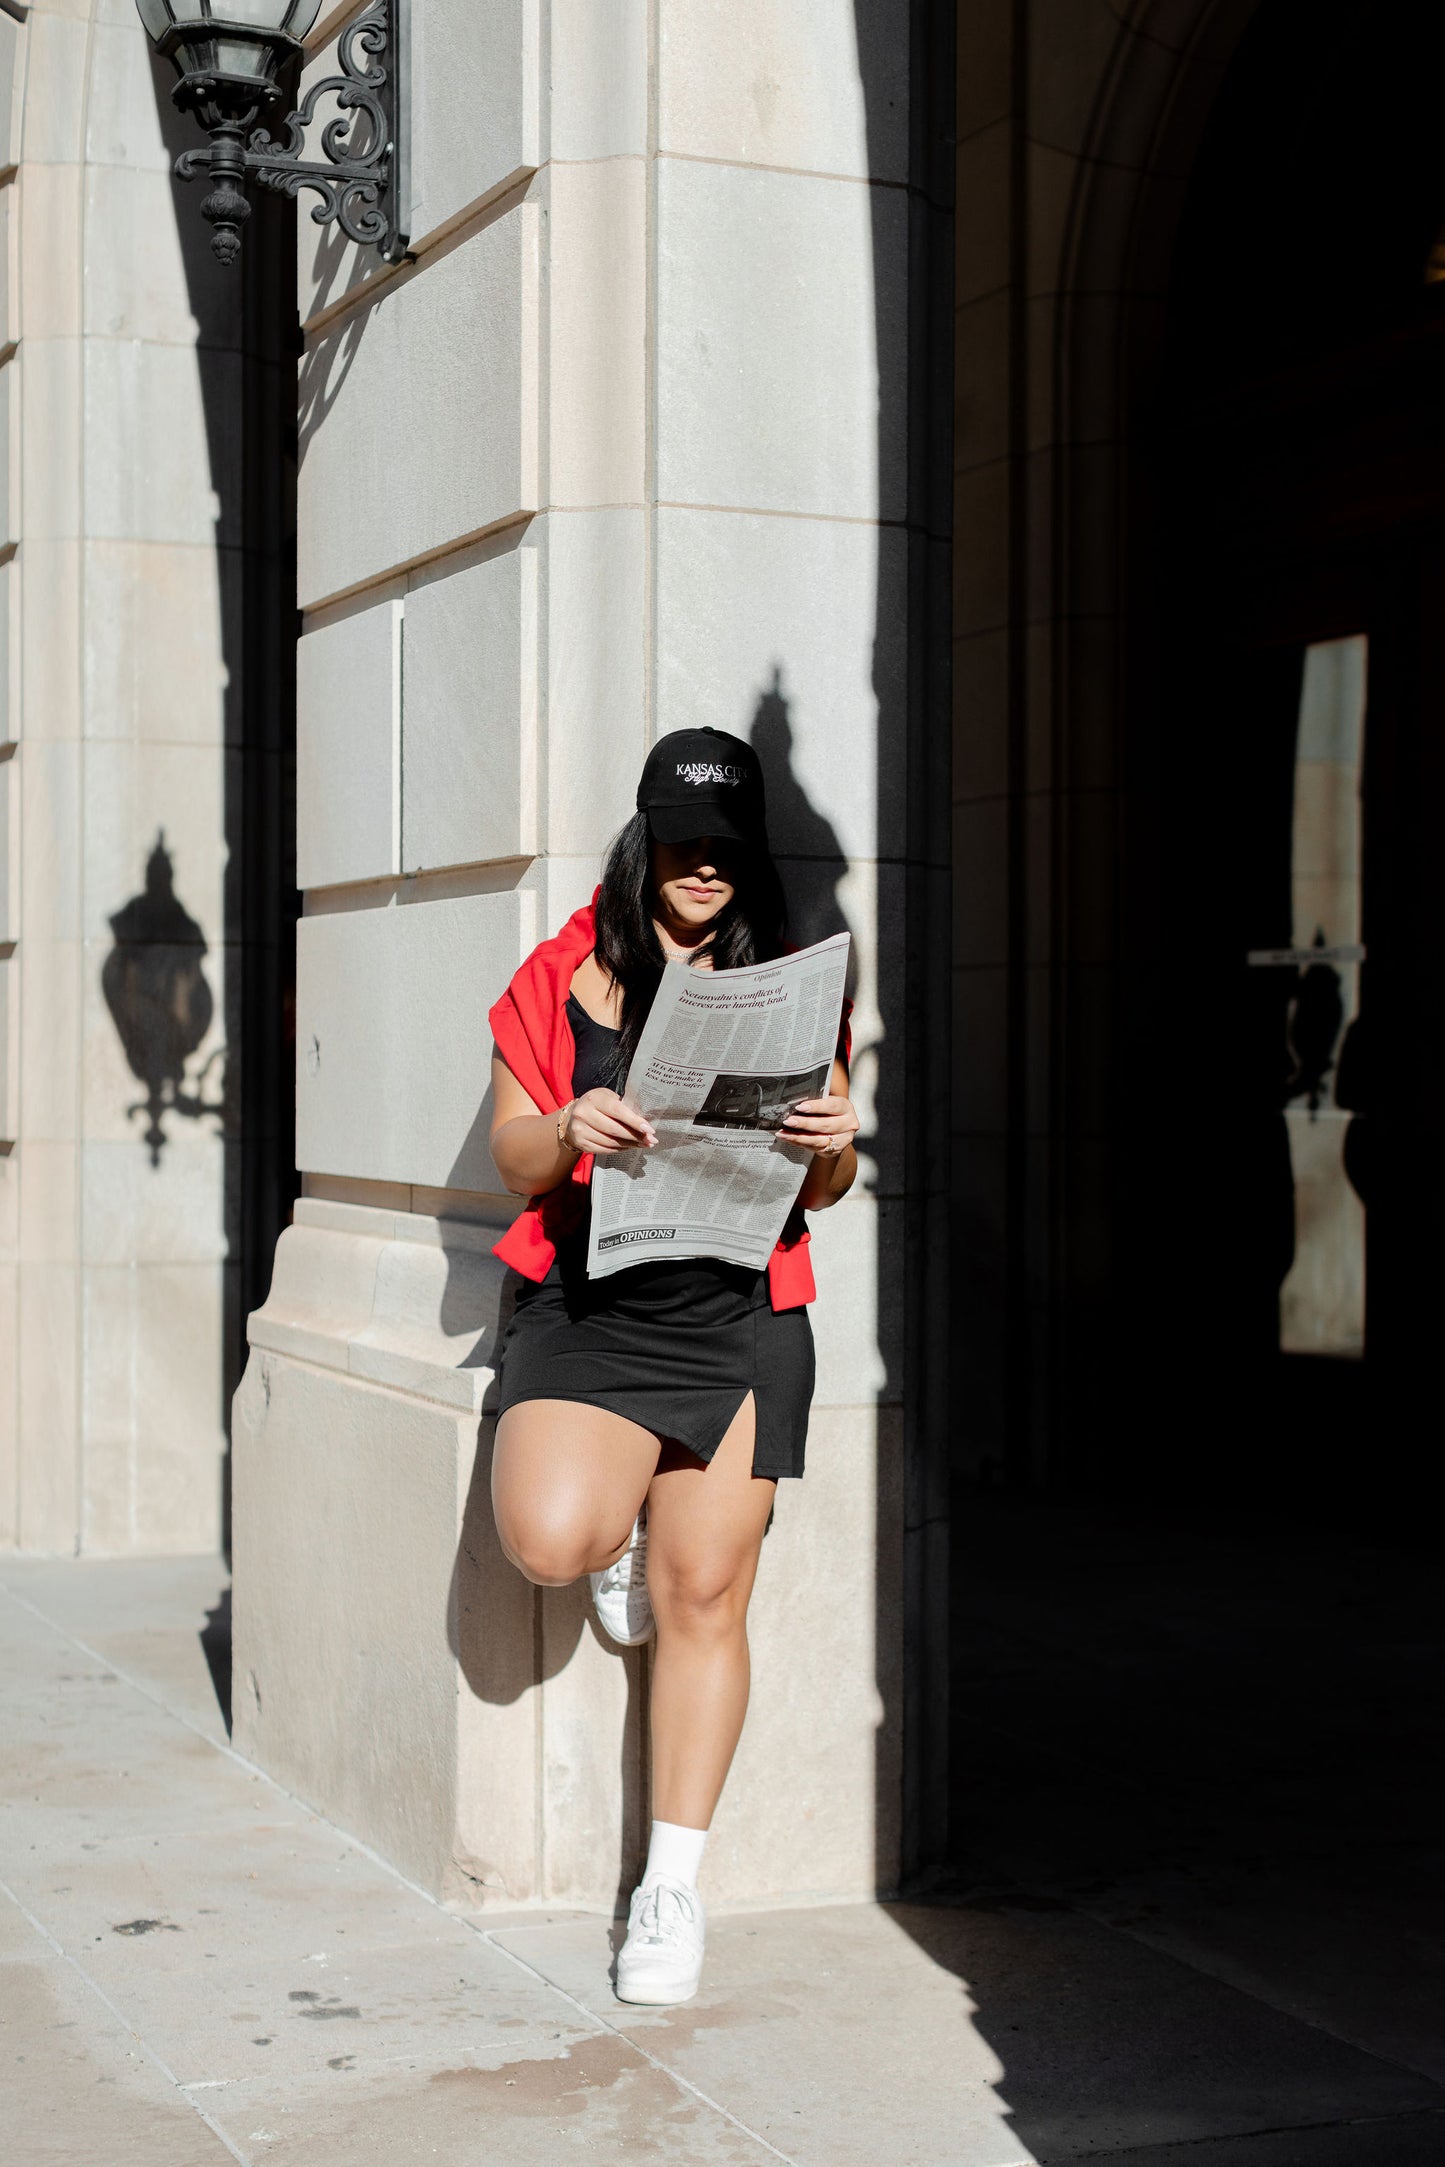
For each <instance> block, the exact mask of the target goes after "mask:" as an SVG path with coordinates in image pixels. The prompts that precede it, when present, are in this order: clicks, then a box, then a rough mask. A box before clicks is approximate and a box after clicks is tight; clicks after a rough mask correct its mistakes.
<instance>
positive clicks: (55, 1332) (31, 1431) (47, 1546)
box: [19, 1146, 79, 1556]
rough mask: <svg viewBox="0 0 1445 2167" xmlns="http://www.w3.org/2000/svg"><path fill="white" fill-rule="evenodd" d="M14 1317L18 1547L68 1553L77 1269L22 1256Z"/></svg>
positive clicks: (73, 1503)
mask: <svg viewBox="0 0 1445 2167" xmlns="http://www.w3.org/2000/svg"><path fill="white" fill-rule="evenodd" d="M26 1148H27V1149H28V1146H27V1147H26ZM19 1315H20V1331H19V1337H20V1372H19V1429H20V1448H19V1461H20V1547H21V1548H22V1549H24V1550H40V1551H49V1552H58V1553H61V1554H63V1555H65V1556H69V1555H70V1554H71V1553H72V1552H73V1550H74V1548H75V1530H76V1526H77V1518H76V1513H77V1504H78V1498H77V1485H76V1467H77V1449H76V1448H77V1443H78V1423H79V1405H78V1391H77V1365H76V1360H75V1348H76V1332H77V1328H78V1322H79V1286H78V1274H77V1271H76V1268H75V1266H74V1265H73V1264H59V1263H57V1264H47V1263H40V1262H34V1263H32V1262H31V1261H29V1259H27V1261H26V1265H25V1269H24V1271H23V1272H22V1273H21V1275H20V1305H19Z"/></svg>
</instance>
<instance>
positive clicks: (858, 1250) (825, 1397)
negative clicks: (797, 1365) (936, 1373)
mask: <svg viewBox="0 0 1445 2167" xmlns="http://www.w3.org/2000/svg"><path fill="white" fill-rule="evenodd" d="M904 1210H905V1207H904V1205H903V1203H902V1202H901V1201H885V1202H881V1203H880V1202H879V1201H878V1200H877V1199H876V1198H874V1197H871V1196H867V1195H862V1194H859V1193H858V1191H857V1190H856V1189H855V1190H854V1191H853V1192H852V1193H851V1194H850V1195H849V1196H847V1197H845V1198H844V1200H843V1202H842V1203H841V1204H835V1205H834V1206H833V1207H832V1209H831V1210H830V1211H823V1212H815V1213H814V1214H813V1215H812V1217H811V1218H810V1219H809V1222H808V1224H809V1227H810V1228H811V1230H812V1236H813V1239H812V1242H811V1244H810V1248H811V1254H812V1262H813V1276H814V1278H815V1279H816V1280H817V1283H818V1299H817V1301H816V1302H815V1303H814V1304H813V1307H812V1309H811V1311H810V1312H809V1314H810V1315H811V1318H812V1322H813V1344H814V1346H815V1348H816V1349H817V1357H818V1383H817V1389H816V1391H815V1394H814V1402H813V1403H814V1405H815V1407H820V1408H821V1407H848V1406H858V1405H864V1404H867V1403H869V1402H871V1401H874V1400H885V1399H886V1400H897V1399H899V1398H901V1396H902V1392H901V1385H900V1382H899V1378H900V1372H901V1357H902V1348H903V1247H904V1239H905V1228H904Z"/></svg>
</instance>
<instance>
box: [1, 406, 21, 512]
mask: <svg viewBox="0 0 1445 2167" xmlns="http://www.w3.org/2000/svg"><path fill="white" fill-rule="evenodd" d="M16 382H17V377H16V372H15V370H14V369H11V368H0V536H3V538H4V539H5V540H6V541H8V540H10V539H11V537H12V536H13V535H15V534H16V533H17V532H18V531H19V519H18V517H17V507H16V505H15V502H14V498H13V496H12V493H11V488H10V477H11V475H12V473H13V472H14V466H13V464H12V459H11V450H10V446H11V439H12V437H13V436H14V434H15V423H16V418H17V417H16V413H15V385H16Z"/></svg>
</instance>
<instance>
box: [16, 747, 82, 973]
mask: <svg viewBox="0 0 1445 2167" xmlns="http://www.w3.org/2000/svg"><path fill="white" fill-rule="evenodd" d="M18 781H19V786H20V832H21V834H22V835H23V836H24V838H25V850H24V856H23V859H22V862H21V890H20V907H21V912H22V923H23V925H24V928H25V934H26V938H27V939H28V940H73V939H74V938H75V937H76V935H77V934H78V933H79V932H80V887H81V881H80V867H81V833H82V829H81V818H82V798H81V761H80V748H79V746H78V745H75V744H64V743H61V744H43V743H42V744H29V745H27V746H26V747H25V751H24V755H23V758H22V759H21V764H20V768H19V771H18Z"/></svg>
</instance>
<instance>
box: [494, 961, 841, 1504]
mask: <svg viewBox="0 0 1445 2167" xmlns="http://www.w3.org/2000/svg"><path fill="white" fill-rule="evenodd" d="M567 1005H568V1017H569V1020H570V1021H571V1024H572V1028H573V1032H574V1034H575V1036H576V1040H577V1063H576V1068H575V1070H574V1072H573V1088H574V1090H576V1092H577V1093H578V1094H579V1096H580V1094H581V1093H582V1092H583V1091H586V1090H590V1089H591V1088H592V1087H593V1085H595V1084H596V1083H598V1082H599V1081H601V1080H603V1078H604V1077H605V1076H607V1074H608V1067H609V1056H610V1053H611V1043H610V1042H612V1041H614V1040H615V1037H616V1034H615V1033H614V1032H612V1031H609V1030H608V1029H607V1028H606V1026H605V1025H603V1024H600V1023H598V1022H596V1021H595V1019H594V1018H593V1017H591V1016H589V1015H588V1014H587V1012H586V1010H585V1009H584V1008H583V1007H582V1006H581V1004H580V1003H579V1002H578V1001H577V1000H576V998H575V996H569V999H568V1004H567ZM587 1236H588V1220H587V1215H586V1214H585V1213H584V1214H583V1216H582V1219H581V1221H580V1223H579V1224H578V1226H576V1227H575V1228H574V1229H573V1231H572V1232H571V1233H570V1234H569V1235H567V1236H566V1237H565V1238H564V1239H563V1241H562V1242H561V1243H559V1245H558V1250H557V1256H556V1259H555V1261H554V1262H553V1264H552V1267H551V1269H550V1270H549V1272H548V1273H547V1276H546V1278H545V1279H543V1280H541V1281H539V1282H535V1283H534V1282H532V1281H527V1280H521V1281H519V1282H518V1285H517V1294H516V1306H515V1308H514V1309H513V1312H512V1317H511V1321H510V1323H509V1324H508V1326H507V1329H506V1331H505V1333H504V1334H503V1337H502V1344H501V1348H500V1351H499V1375H498V1412H499V1413H502V1414H505V1413H506V1411H507V1409H508V1408H509V1407H516V1406H518V1405H520V1404H521V1402H523V1401H524V1400H543V1399H545V1400H573V1401H577V1402H580V1403H581V1404H582V1405H584V1406H588V1407H601V1408H603V1409H605V1410H606V1411H607V1412H608V1413H609V1414H616V1415H622V1416H624V1417H625V1419H626V1420H627V1421H629V1422H636V1423H639V1424H640V1425H641V1426H642V1428H643V1429H646V1430H651V1431H652V1432H653V1433H654V1434H655V1435H656V1436H658V1437H663V1438H670V1439H672V1440H674V1441H675V1442H676V1443H678V1444H680V1445H683V1446H685V1447H686V1448H687V1450H688V1451H689V1452H692V1453H695V1454H696V1455H697V1457H698V1458H699V1459H700V1460H703V1461H706V1460H710V1459H711V1458H712V1456H713V1454H714V1452H716V1450H717V1448H718V1446H719V1445H720V1444H721V1443H722V1440H723V1437H724V1435H725V1434H726V1432H727V1429H728V1427H729V1425H730V1423H731V1422H732V1420H733V1418H734V1416H735V1415H736V1414H737V1412H738V1410H739V1408H740V1407H741V1406H742V1404H743V1401H744V1400H745V1399H746V1398H747V1396H748V1394H749V1392H751V1393H752V1395H753V1405H754V1410H755V1423H756V1432H755V1440H754V1445H753V1473H754V1474H755V1475H758V1476H766V1477H768V1478H770V1479H772V1480H777V1479H779V1478H780V1477H787V1476H797V1475H801V1474H802V1472H803V1454H804V1448H805V1446H806V1444H807V1436H808V1409H809V1405H810V1403H811V1401H812V1397H813V1369H814V1364H813V1330H812V1326H811V1324H810V1323H809V1321H808V1312H807V1310H806V1309H784V1310H774V1308H773V1307H772V1304H771V1302H770V1301H769V1299H768V1275H767V1273H766V1271H748V1270H745V1269H743V1268H742V1267H741V1266H738V1265H735V1264H725V1263H723V1262H722V1261H721V1260H715V1259H712V1258H709V1257H698V1258H694V1259H680V1260H679V1261H678V1262H677V1263H671V1262H668V1263H660V1264H634V1265H632V1266H631V1267H630V1268H629V1269H628V1270H626V1271H621V1272H615V1273H613V1274H612V1276H611V1277H610V1278H607V1279H598V1280H590V1279H589V1278H588V1277H587Z"/></svg>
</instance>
